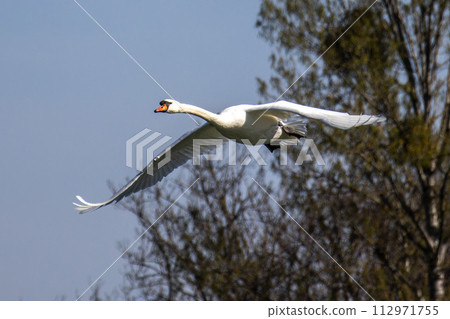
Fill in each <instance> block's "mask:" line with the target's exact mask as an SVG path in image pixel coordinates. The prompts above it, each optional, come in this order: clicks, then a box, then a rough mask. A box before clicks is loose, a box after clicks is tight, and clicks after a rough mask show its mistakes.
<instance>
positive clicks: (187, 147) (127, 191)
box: [74, 100, 385, 213]
mask: <svg viewBox="0 0 450 319" xmlns="http://www.w3.org/2000/svg"><path fill="white" fill-rule="evenodd" d="M160 105H161V106H160V107H159V108H158V109H156V110H155V112H167V113H189V114H193V115H196V116H199V117H201V118H203V119H204V120H206V121H207V122H208V123H206V124H204V125H202V126H200V127H199V128H198V129H196V130H194V131H192V132H190V133H188V134H186V135H184V136H182V137H181V138H180V139H178V140H177V141H176V142H175V143H173V144H172V145H171V146H170V147H169V148H168V149H166V150H165V151H164V152H163V153H162V154H161V155H159V156H157V157H155V158H154V159H153V160H152V161H151V163H150V164H149V165H148V166H147V168H145V169H144V170H143V171H142V172H140V173H139V174H138V175H137V176H136V177H135V178H133V180H131V181H130V182H129V183H128V184H127V185H125V186H124V187H123V188H122V189H121V190H120V191H119V192H118V193H117V194H116V195H114V196H113V197H112V198H111V199H109V200H107V201H105V202H102V203H88V202H86V201H85V200H84V199H83V198H81V197H80V196H77V199H78V200H79V201H80V202H81V204H77V203H74V205H76V209H77V210H79V211H80V213H87V212H89V211H92V210H95V209H97V208H100V207H103V206H106V205H108V204H110V203H112V202H118V201H119V200H121V199H122V198H124V197H126V196H129V195H131V194H133V193H135V192H137V191H139V190H141V189H144V188H147V187H150V186H152V185H154V184H156V183H157V182H159V181H160V180H161V179H162V178H163V177H165V176H167V175H168V174H170V173H171V172H172V171H173V170H174V169H175V168H177V167H179V166H181V165H183V164H184V163H186V161H187V160H189V159H191V158H192V156H193V141H194V139H221V140H223V141H228V140H230V139H231V140H235V141H236V142H238V143H248V142H250V143H252V144H256V143H258V142H260V141H261V140H267V141H268V142H267V143H268V144H266V146H267V147H268V148H269V149H270V150H271V151H273V149H274V148H273V147H271V146H270V145H269V141H273V140H283V139H295V138H300V137H304V136H305V134H306V128H305V122H304V121H293V122H290V123H288V124H286V123H284V121H286V120H288V119H291V118H293V117H297V119H298V118H299V116H303V117H306V118H311V119H316V120H320V121H322V122H323V123H325V124H327V125H330V126H332V127H336V128H339V129H344V130H346V129H350V128H353V127H357V126H361V125H369V124H373V123H378V122H383V121H384V120H385V118H384V117H381V116H374V115H349V114H348V113H342V112H335V111H329V110H324V109H318V108H313V107H309V106H304V105H300V104H295V103H290V102H286V101H278V102H274V103H269V104H261V105H246V104H243V105H237V106H231V107H229V108H226V109H224V110H223V111H222V112H221V113H220V114H216V113H212V112H209V111H207V110H205V109H202V108H199V107H197V106H194V105H189V104H182V103H179V102H177V101H174V100H164V101H161V103H160ZM202 146H203V144H202ZM214 147H215V144H211V145H209V146H208V145H206V147H202V152H203V153H205V152H208V151H209V150H211V149H213V148H214ZM169 150H170V155H171V159H170V162H169V163H167V164H165V165H164V166H161V167H159V163H160V162H161V161H162V160H164V158H165V157H164V156H162V155H163V154H164V153H166V152H167V151H169ZM147 172H152V174H148V173H147Z"/></svg>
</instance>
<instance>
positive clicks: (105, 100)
mask: <svg viewBox="0 0 450 319" xmlns="http://www.w3.org/2000/svg"><path fill="white" fill-rule="evenodd" d="M79 3H80V4H81V5H83V6H84V7H85V8H86V9H87V10H88V11H89V12H90V13H91V14H92V15H93V16H94V17H95V18H96V19H97V20H98V21H99V22H100V23H101V24H102V25H103V27H105V28H106V29H107V30H108V31H109V32H110V33H111V35H113V36H114V37H115V38H116V39H117V40H118V41H119V42H120V43H121V44H122V46H123V47H125V48H126V49H127V50H128V51H129V52H130V53H131V54H132V55H133V56H134V57H135V58H136V60H137V61H139V63H141V64H142V66H143V67H144V68H146V69H147V70H148V72H149V73H150V74H152V75H153V76H154V77H155V78H156V79H157V80H158V81H159V82H160V84H161V85H162V86H163V87H164V88H165V89H166V90H167V91H168V92H169V93H170V94H171V95H172V96H173V97H175V98H176V99H177V100H179V101H182V102H186V103H190V104H195V105H198V106H201V107H205V108H207V109H209V110H213V111H219V110H221V109H222V108H224V107H227V106H230V105H236V104H241V103H254V104H256V103H257V102H258V101H259V100H260V97H259V96H258V94H257V86H256V80H255V78H256V77H257V76H260V77H262V78H268V77H269V74H270V68H269V60H268V57H269V54H270V48H269V46H268V45H267V44H266V43H265V42H264V41H263V40H262V39H261V38H259V37H258V35H257V30H256V28H255V21H256V17H257V13H258V9H259V1H257V0H247V1H206V0H204V1H181V0H180V1H162V0H161V1H143V0H135V1H111V0H95V1H94V0H79ZM0 40H1V43H2V46H1V50H0V70H1V72H0V110H1V113H0V114H1V116H0V127H1V137H0V149H1V152H2V156H1V157H0V170H1V175H0V176H1V178H0V187H1V192H0V202H1V212H0V242H1V248H0V256H1V258H0V300H17V299H23V300H53V299H56V298H61V297H63V296H64V297H65V298H67V299H75V298H76V297H77V296H78V295H77V293H78V294H79V293H81V292H82V291H84V289H86V288H87V286H88V285H89V282H90V281H93V280H95V279H96V278H97V277H98V276H99V275H100V274H101V273H102V272H103V271H104V270H105V269H106V268H107V267H108V266H109V265H110V264H111V263H112V262H113V261H114V260H115V259H116V258H117V257H118V256H119V255H120V251H119V249H118V242H121V241H127V242H132V241H133V240H134V239H135V238H136V237H137V235H136V233H135V230H134V228H135V227H136V221H135V218H134V217H133V216H132V215H131V214H129V213H127V212H125V211H122V210H119V209H117V208H115V207H113V206H110V207H106V208H103V209H101V210H98V211H96V212H93V213H90V214H86V215H78V214H77V212H76V211H75V210H74V209H73V205H72V201H74V199H75V195H77V194H80V195H82V196H83V197H84V198H85V199H86V200H88V201H94V202H95V201H102V200H104V199H106V198H108V197H109V196H110V195H111V193H110V191H109V189H108V187H107V184H106V182H107V181H108V180H111V181H112V182H113V183H114V184H116V185H120V184H122V183H123V182H125V180H126V178H129V177H132V176H134V175H135V174H136V171H135V170H134V169H132V168H128V167H126V165H125V142H126V140H127V139H128V138H130V137H131V136H133V135H134V134H135V133H137V132H139V131H141V130H142V129H144V128H150V129H152V130H154V131H158V132H161V133H163V134H165V135H169V136H172V137H175V138H176V137H178V136H180V135H182V134H183V133H184V132H185V131H187V130H190V129H193V128H194V127H195V124H194V122H193V121H192V120H191V119H190V118H189V117H188V116H184V115H172V116H171V115H167V114H154V113H153V110H154V109H155V107H157V106H158V102H159V101H160V100H161V99H163V98H167V97H168V96H167V95H166V94H165V93H164V91H162V90H161V89H160V88H159V87H158V86H157V85H156V84H155V83H154V82H153V81H152V80H151V79H150V78H149V77H148V76H147V75H146V74H145V73H144V72H143V71H142V70H141V69H140V68H139V67H138V66H137V65H136V64H134V62H133V61H132V60H131V59H130V58H129V57H128V56H127V55H126V54H125V53H124V52H123V51H122V50H121V49H120V48H119V47H118V46H117V45H116V44H115V43H114V42H113V41H112V40H111V39H110V38H108V36H107V35H106V34H105V33H103V31H102V30H101V29H100V28H99V27H98V26H97V25H95V24H94V22H92V21H91V20H90V19H89V18H88V16H87V15H86V14H85V13H84V12H83V11H82V10H81V9H80V8H79V7H78V6H77V5H76V4H75V3H74V1H73V0H41V1H35V0H22V1H17V0H3V1H2V5H1V10H0ZM169 178H170V177H169ZM163 182H164V181H163ZM121 268H122V264H121V262H119V263H117V264H116V265H115V266H114V267H113V268H112V269H111V270H110V271H109V272H108V273H107V274H106V275H105V276H104V277H103V280H102V282H103V286H104V287H105V290H111V289H113V288H114V287H117V286H118V285H120V283H121V281H122V278H121V276H120V270H121Z"/></svg>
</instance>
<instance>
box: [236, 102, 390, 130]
mask: <svg viewBox="0 0 450 319" xmlns="http://www.w3.org/2000/svg"><path fill="white" fill-rule="evenodd" d="M241 107H242V109H243V110H245V111H246V112H261V114H273V115H277V113H279V115H280V118H283V117H286V112H290V113H294V114H298V115H302V116H304V117H308V118H311V119H315V120H320V121H322V122H323V123H325V124H327V125H330V126H333V127H336V128H340V129H343V130H347V129H350V128H353V127H357V126H361V125H369V124H373V123H379V122H384V121H385V120H386V118H385V117H384V116H377V115H364V114H362V115H350V114H348V113H343V112H336V111H329V110H324V109H318V108H315V107H310V106H305V105H300V104H295V103H291V102H287V101H277V102H273V103H267V104H261V105H242V106H241Z"/></svg>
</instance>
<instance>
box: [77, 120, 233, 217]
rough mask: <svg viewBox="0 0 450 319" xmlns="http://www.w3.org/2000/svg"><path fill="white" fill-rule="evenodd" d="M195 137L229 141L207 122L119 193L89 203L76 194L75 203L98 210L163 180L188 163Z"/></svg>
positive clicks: (82, 208) (85, 209) (84, 210)
mask: <svg viewBox="0 0 450 319" xmlns="http://www.w3.org/2000/svg"><path fill="white" fill-rule="evenodd" d="M194 139H222V140H223V141H228V139H227V138H225V137H224V136H223V135H222V134H221V133H219V131H217V129H216V128H215V127H214V126H213V125H211V124H209V123H206V124H204V125H203V126H201V127H199V128H198V129H196V130H194V131H192V132H189V133H187V134H185V135H183V136H182V137H180V138H179V139H178V140H177V141H175V142H174V143H173V144H172V145H171V146H169V147H168V148H167V149H165V150H164V152H162V153H161V154H160V155H158V156H156V157H155V158H154V159H153V160H152V161H151V162H150V163H149V164H148V165H147V167H146V168H145V169H144V170H143V171H142V172H140V173H139V174H137V175H136V176H135V177H134V178H133V179H132V180H131V181H130V182H128V184H126V185H125V186H124V187H122V188H121V189H120V190H119V191H118V192H117V194H115V195H114V196H113V197H111V198H110V199H108V200H107V201H105V202H102V203H89V202H87V201H85V200H84V199H83V198H82V197H81V196H78V195H77V196H76V198H77V199H78V201H79V202H80V203H81V204H80V203H73V204H74V205H75V206H76V207H75V209H77V210H78V211H80V213H81V214H84V213H87V212H90V211H93V210H96V209H98V208H100V207H103V206H106V205H109V204H111V203H113V202H118V201H120V200H121V199H122V198H124V197H127V196H129V195H131V194H133V193H135V192H138V191H140V190H142V189H145V188H147V187H150V186H153V185H155V184H156V183H158V182H159V181H161V180H162V179H163V178H164V177H165V176H167V175H169V174H170V173H171V172H172V171H174V170H175V169H176V168H178V167H180V166H181V165H183V164H184V163H186V162H187V161H188V160H189V159H192V157H193V140H194ZM214 148H215V145H214V144H212V145H205V146H203V145H202V148H201V154H204V153H207V152H209V151H211V150H213V149H214ZM169 149H170V157H171V158H170V161H169V162H168V163H166V164H165V165H163V166H162V167H161V168H158V164H159V163H160V162H161V161H162V160H163V159H165V156H163V155H164V153H166V152H167V151H168V150H169ZM149 168H152V169H153V174H149V173H148V169H149Z"/></svg>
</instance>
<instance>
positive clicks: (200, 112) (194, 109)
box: [180, 104, 219, 123]
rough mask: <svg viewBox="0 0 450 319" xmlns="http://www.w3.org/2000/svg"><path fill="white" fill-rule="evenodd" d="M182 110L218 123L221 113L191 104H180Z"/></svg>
mask: <svg viewBox="0 0 450 319" xmlns="http://www.w3.org/2000/svg"><path fill="white" fill-rule="evenodd" d="M180 108H181V110H182V111H181V112H182V113H189V114H193V115H196V116H198V117H201V118H202V119H204V120H206V121H208V122H210V123H217V121H218V120H219V115H218V114H216V113H213V112H210V111H207V110H205V109H202V108H201V107H198V106H195V105H190V104H180Z"/></svg>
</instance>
